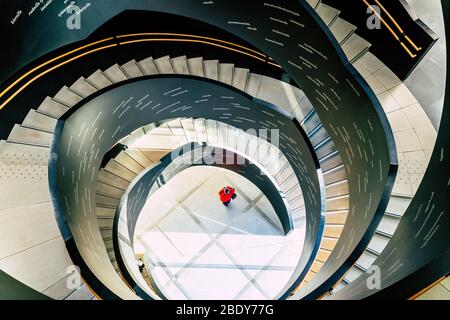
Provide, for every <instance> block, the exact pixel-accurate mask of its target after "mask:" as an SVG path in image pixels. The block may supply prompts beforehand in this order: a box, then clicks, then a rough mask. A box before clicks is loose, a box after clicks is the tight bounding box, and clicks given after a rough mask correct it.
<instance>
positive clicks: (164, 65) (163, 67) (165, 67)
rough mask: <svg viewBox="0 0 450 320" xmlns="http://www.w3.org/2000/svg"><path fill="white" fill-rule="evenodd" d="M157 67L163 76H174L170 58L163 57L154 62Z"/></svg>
mask: <svg viewBox="0 0 450 320" xmlns="http://www.w3.org/2000/svg"><path fill="white" fill-rule="evenodd" d="M154 63H155V66H156V68H157V69H158V71H159V73H161V74H174V73H175V72H174V70H173V67H172V63H171V61H170V57H169V56H165V57H161V58H158V59H155V60H154Z"/></svg>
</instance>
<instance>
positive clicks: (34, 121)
mask: <svg viewBox="0 0 450 320" xmlns="http://www.w3.org/2000/svg"><path fill="white" fill-rule="evenodd" d="M57 122H58V120H56V119H55V118H52V117H49V116H46V115H44V114H42V113H39V112H36V111H35V110H33V109H31V110H30V111H29V112H28V114H27V116H26V117H25V120H24V121H23V123H22V125H23V126H25V127H28V128H32V129H37V130H41V131H47V132H50V133H53V132H54V131H55V127H56V123H57Z"/></svg>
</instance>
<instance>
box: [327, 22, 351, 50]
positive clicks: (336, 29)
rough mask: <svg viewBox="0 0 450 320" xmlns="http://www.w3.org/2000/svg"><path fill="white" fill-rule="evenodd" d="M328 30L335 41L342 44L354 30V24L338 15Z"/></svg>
mask: <svg viewBox="0 0 450 320" xmlns="http://www.w3.org/2000/svg"><path fill="white" fill-rule="evenodd" d="M330 30H331V32H332V33H333V35H334V37H335V38H336V40H337V42H339V43H340V44H342V43H343V42H344V41H345V40H347V39H348V38H349V37H350V36H351V35H352V33H353V32H354V31H355V30H356V26H354V25H353V24H351V23H349V22H347V21H345V20H344V19H342V18H339V17H338V18H337V19H336V21H335V22H334V23H333V25H332V26H331V28H330Z"/></svg>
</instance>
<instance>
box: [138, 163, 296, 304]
mask: <svg viewBox="0 0 450 320" xmlns="http://www.w3.org/2000/svg"><path fill="white" fill-rule="evenodd" d="M225 185H231V186H233V187H236V189H237V193H238V198H237V199H236V200H235V201H234V202H232V204H231V206H230V207H229V208H226V207H224V206H223V205H222V204H221V203H220V202H219V200H218V195H217V193H218V191H219V190H220V188H222V187H223V186H225ZM303 241H304V229H296V230H294V231H292V232H291V233H290V234H289V235H288V236H287V237H285V236H283V235H282V232H281V226H280V224H279V221H278V219H277V217H276V214H275V212H274V210H273V208H272V206H271V205H270V203H269V201H268V200H267V198H266V197H265V196H264V195H263V194H262V193H261V191H260V190H259V189H258V188H257V187H256V186H255V185H253V184H252V183H251V182H250V181H248V180H246V179H245V178H243V177H241V176H239V175H237V174H235V173H232V172H229V171H225V170H222V169H217V168H211V167H196V168H190V169H188V170H186V171H184V172H182V173H181V174H179V175H177V176H176V177H175V178H173V179H172V180H170V181H169V183H168V184H167V185H166V186H164V187H163V188H162V189H160V190H159V191H158V192H156V193H155V194H154V195H153V196H152V197H151V198H150V199H149V201H148V202H147V205H146V206H145V208H144V211H143V213H142V214H141V217H140V219H139V221H138V224H137V229H136V237H135V252H136V254H145V260H146V261H145V262H146V266H147V268H148V270H149V273H150V274H151V276H152V277H153V279H154V281H155V283H156V284H157V286H158V288H159V290H160V291H161V292H162V293H163V294H164V295H165V297H166V298H167V299H177V300H184V299H248V300H256V299H273V298H275V297H276V296H277V295H278V294H279V293H280V291H281V290H282V288H283V286H284V285H285V284H286V283H287V281H288V280H289V278H290V276H291V275H292V272H293V270H294V269H295V267H296V265H297V264H298V261H299V259H300V254H301V250H302V248H303Z"/></svg>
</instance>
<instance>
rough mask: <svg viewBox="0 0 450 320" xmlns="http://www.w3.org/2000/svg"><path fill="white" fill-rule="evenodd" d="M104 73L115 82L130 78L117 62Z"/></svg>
mask: <svg viewBox="0 0 450 320" xmlns="http://www.w3.org/2000/svg"><path fill="white" fill-rule="evenodd" d="M103 74H104V75H105V76H106V77H107V78H108V79H109V80H111V82H113V83H118V82H122V81H125V80H127V79H128V78H127V76H126V75H125V73H124V72H123V71H122V69H121V68H120V66H119V65H118V64H117V63H116V64H115V65H113V66H111V67H109V68H108V69H106V70H105V71H103Z"/></svg>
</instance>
